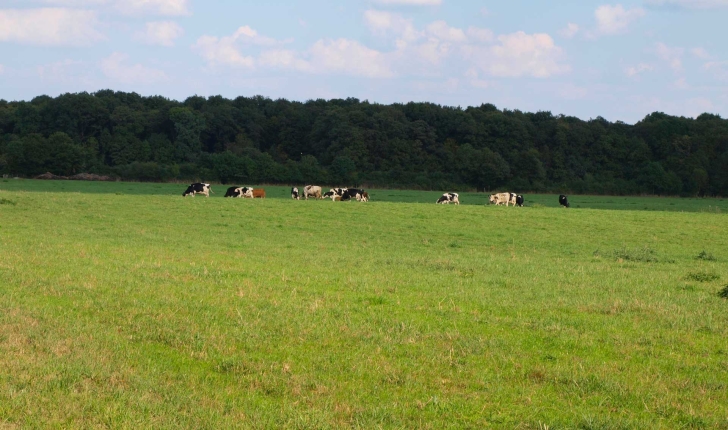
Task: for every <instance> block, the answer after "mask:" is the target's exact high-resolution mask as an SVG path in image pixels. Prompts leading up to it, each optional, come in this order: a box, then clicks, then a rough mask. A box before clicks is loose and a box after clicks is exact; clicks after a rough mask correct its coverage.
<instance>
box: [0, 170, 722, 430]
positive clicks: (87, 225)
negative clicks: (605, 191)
mask: <svg viewBox="0 0 728 430" xmlns="http://www.w3.org/2000/svg"><path fill="white" fill-rule="evenodd" d="M103 185H105V186H107V187H109V188H107V189H106V190H107V191H108V192H107V193H101V192H100V191H102V190H103V187H102V188H99V189H98V190H99V193H98V194H87V193H68V192H66V193H64V192H27V191H19V190H16V191H8V190H7V189H6V190H5V191H2V192H0V201H2V202H4V203H2V204H0V246H2V250H3V258H2V259H1V260H0V423H3V424H4V425H5V426H9V427H11V428H12V427H14V426H17V427H36V426H41V427H63V428H67V427H114V428H117V427H121V428H131V427H134V428H137V427H154V428H172V427H188V428H189V427H193V428H200V427H204V428H220V427H241V428H281V427H287V428H341V427H357V428H376V427H382V428H397V427H399V428H433V429H439V428H484V427H497V428H516V427H519V428H534V429H535V428H540V427H541V426H542V425H546V426H548V427H549V428H551V429H555V428H728V406H727V405H728V346H727V344H726V337H727V336H728V300H726V299H723V298H721V297H719V295H718V292H719V291H720V290H721V289H722V287H723V286H724V285H726V284H727V283H728V271H727V270H726V269H727V268H728V219H727V218H726V216H725V215H722V214H714V213H679V212H672V213H668V212H646V211H641V212H640V211H600V210H591V209H572V210H561V209H552V208H545V207H540V208H539V207H535V208H534V207H531V208H522V209H520V208H519V209H514V208H503V207H481V206H465V205H463V206H460V207H454V206H436V205H434V204H429V205H422V204H410V203H396V204H395V203H388V202H381V201H379V202H372V203H370V204H358V203H341V204H334V203H332V202H314V201H309V202H292V201H290V200H282V199H266V200H265V201H260V200H256V201H249V200H248V201H242V200H231V199H222V198H211V199H204V198H195V199H186V200H185V199H182V198H181V197H179V196H177V195H170V196H165V195H155V194H158V193H149V195H130V194H132V193H130V194H124V193H121V194H119V195H117V194H115V193H116V192H118V191H115V189H114V188H113V187H116V186H119V185H118V184H103ZM124 186H126V187H131V188H133V187H134V186H135V185H134V184H125V185H124ZM138 186H140V187H146V186H147V185H138ZM154 186H167V185H161V184H154ZM36 191H40V189H36ZM221 191H222V188H219V190H218V196H219V195H220V194H221ZM180 193H181V192H180ZM133 194H145V193H142V192H140V193H133ZM703 251H705V253H703ZM701 253H702V255H703V256H706V255H707V256H710V257H712V258H707V257H704V258H701V259H696V257H697V256H698V255H701ZM0 426H2V424H0Z"/></svg>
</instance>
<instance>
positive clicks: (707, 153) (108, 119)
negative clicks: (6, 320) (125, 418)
mask: <svg viewBox="0 0 728 430" xmlns="http://www.w3.org/2000/svg"><path fill="white" fill-rule="evenodd" d="M0 172H1V173H3V174H10V175H17V176H24V177H33V176H35V175H38V174H41V173H45V172H52V173H54V174H57V175H73V174H75V173H80V172H89V173H98V174H105V175H112V176H116V177H119V178H121V179H124V180H140V181H167V180H190V181H193V180H204V181H220V182H222V183H236V184H259V183H280V184H304V183H318V184H331V185H333V184H337V185H342V186H353V185H363V186H367V187H392V188H400V187H408V188H418V189H438V190H464V189H477V190H496V189H508V190H512V191H519V192H533V191H551V192H570V193H595V194H617V195H621V194H656V195H690V196H694V195H699V196H704V195H710V196H713V195H721V196H728V120H724V119H721V118H720V117H719V116H716V115H711V114H703V115H700V116H699V117H698V118H696V119H692V118H683V117H674V116H669V115H666V114H663V113H653V114H650V115H648V116H647V117H645V118H644V119H643V120H642V121H640V122H638V123H637V124H635V125H629V124H625V123H622V122H615V123H612V122H609V121H607V120H605V119H603V118H601V117H597V118H596V119H592V120H589V121H583V120H581V119H578V118H575V117H568V116H563V115H558V116H555V115H553V114H551V113H550V112H537V113H526V112H521V111H517V110H515V111H511V110H498V109H497V108H496V107H495V106H493V105H492V104H483V105H481V106H479V107H469V108H467V109H463V108H460V107H448V106H440V105H436V104H431V103H408V104H393V105H380V104H375V103H369V102H366V101H360V100H357V99H346V100H328V101H327V100H311V101H308V102H305V103H301V102H291V101H288V100H271V99H269V98H265V97H260V96H258V97H250V98H248V97H238V98H236V99H235V100H229V99H225V98H223V97H219V96H216V97H209V98H203V97H197V96H195V97H190V98H188V99H187V100H185V101H184V102H178V101H174V100H169V99H166V98H163V97H142V96H140V95H138V94H135V93H123V92H114V91H110V90H105V91H99V92H96V93H93V94H88V93H80V94H64V95H61V96H59V97H57V98H52V97H48V96H41V97H37V98H35V99H33V100H32V101H30V102H25V101H21V102H6V101H4V100H0Z"/></svg>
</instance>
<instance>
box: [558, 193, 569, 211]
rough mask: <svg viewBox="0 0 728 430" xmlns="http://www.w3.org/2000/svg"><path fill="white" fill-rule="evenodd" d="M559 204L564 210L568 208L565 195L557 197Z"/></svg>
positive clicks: (567, 200)
mask: <svg viewBox="0 0 728 430" xmlns="http://www.w3.org/2000/svg"><path fill="white" fill-rule="evenodd" d="M559 204H560V205H561V206H563V207H565V208H568V207H569V199H568V198H567V197H566V196H565V195H563V194H562V195H560V196H559Z"/></svg>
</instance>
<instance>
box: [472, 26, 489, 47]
mask: <svg viewBox="0 0 728 430" xmlns="http://www.w3.org/2000/svg"><path fill="white" fill-rule="evenodd" d="M468 37H469V38H470V39H471V40H472V41H474V42H478V43H488V42H492V41H493V39H494V38H495V37H494V36H493V32H492V31H491V30H488V29H487V28H478V27H470V28H468Z"/></svg>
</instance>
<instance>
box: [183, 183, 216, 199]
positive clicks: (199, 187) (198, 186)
mask: <svg viewBox="0 0 728 430" xmlns="http://www.w3.org/2000/svg"><path fill="white" fill-rule="evenodd" d="M211 192H212V190H211V189H210V184H203V183H199V182H198V183H194V184H190V186H189V187H187V190H186V191H185V192H184V193H182V197H187V196H192V197H194V196H195V194H202V195H204V196H205V197H210V193H211ZM213 194H214V193H213Z"/></svg>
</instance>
